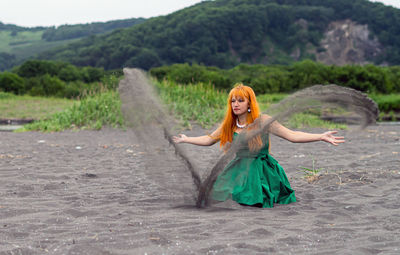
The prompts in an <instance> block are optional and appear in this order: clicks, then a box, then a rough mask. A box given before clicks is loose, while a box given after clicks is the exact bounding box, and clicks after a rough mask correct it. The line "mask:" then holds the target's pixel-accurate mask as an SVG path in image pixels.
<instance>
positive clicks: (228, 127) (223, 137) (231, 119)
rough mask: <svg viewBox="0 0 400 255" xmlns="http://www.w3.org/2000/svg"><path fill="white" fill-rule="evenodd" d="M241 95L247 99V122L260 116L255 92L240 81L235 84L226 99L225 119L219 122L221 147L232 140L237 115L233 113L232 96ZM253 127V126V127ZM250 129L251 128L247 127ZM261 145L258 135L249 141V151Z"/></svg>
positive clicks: (251, 121) (249, 122)
mask: <svg viewBox="0 0 400 255" xmlns="http://www.w3.org/2000/svg"><path fill="white" fill-rule="evenodd" d="M233 97H241V98H246V99H247V100H248V101H249V107H250V110H251V111H250V112H249V113H248V114H247V120H246V121H247V123H248V124H251V123H253V122H254V120H255V119H257V118H258V117H260V108H259V106H258V103H257V99H256V94H255V93H254V91H253V89H252V88H250V87H248V86H245V85H243V84H242V83H237V84H235V86H234V88H233V89H232V90H231V91H230V92H229V96H228V101H227V110H226V114H225V119H224V121H223V122H222V124H221V133H220V135H219V137H218V138H219V139H220V146H221V147H223V146H225V144H226V143H227V142H232V140H233V132H234V129H235V126H236V119H237V116H236V115H235V114H234V113H233V109H232V103H231V102H232V98H233ZM253 128H254V127H253ZM249 129H251V128H249ZM261 146H262V140H261V136H260V135H258V136H256V137H254V138H253V139H251V140H250V141H249V148H250V150H251V151H255V150H258V149H260V148H261Z"/></svg>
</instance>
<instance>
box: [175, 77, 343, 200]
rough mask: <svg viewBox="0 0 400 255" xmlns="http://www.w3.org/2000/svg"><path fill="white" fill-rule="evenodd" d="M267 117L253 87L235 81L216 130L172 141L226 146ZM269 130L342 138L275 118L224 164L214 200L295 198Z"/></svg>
mask: <svg viewBox="0 0 400 255" xmlns="http://www.w3.org/2000/svg"><path fill="white" fill-rule="evenodd" d="M258 118H259V119H258ZM270 118H271V117H270V116H268V115H266V114H260V109H259V107H258V104H257V100H256V96H255V94H254V91H253V90H252V89H251V88H250V87H248V86H245V85H243V84H237V85H235V87H234V88H233V89H232V90H231V91H230V93H229V96H228V108H227V112H226V115H225V118H224V121H223V122H222V124H221V125H220V126H219V127H218V128H217V130H215V131H214V132H213V133H212V134H211V135H205V136H198V137H188V136H186V135H184V134H179V135H178V136H174V137H173V141H174V142H175V143H190V144H194V145H202V146H210V145H213V144H215V143H216V142H218V141H220V145H221V147H224V149H225V150H226V149H227V148H226V147H228V145H229V144H231V143H232V141H233V140H234V139H235V137H238V135H239V134H240V133H241V132H242V131H244V130H247V129H249V130H251V129H255V128H256V127H255V126H256V125H254V124H255V123H256V122H255V120H256V119H258V120H261V125H262V124H263V123H266V122H267V121H268V120H270ZM257 122H258V121H257ZM250 124H253V125H250ZM269 133H272V134H274V135H277V136H279V137H281V138H284V139H286V140H288V141H290V142H294V143H308V142H315V141H324V142H327V143H330V144H333V145H338V144H340V143H343V142H344V140H343V137H337V136H334V134H335V133H337V132H336V131H328V132H325V133H322V134H311V133H305V132H301V131H292V130H290V129H288V128H286V127H284V126H282V125H281V124H279V123H278V122H277V121H274V122H273V123H272V124H271V125H270V126H269V128H268V132H266V133H262V134H259V135H256V136H254V137H253V138H251V139H249V141H248V144H247V146H245V148H241V149H239V150H238V151H237V153H236V158H235V159H234V160H232V161H231V162H230V163H229V164H228V165H227V166H226V167H225V168H224V170H223V172H222V173H221V174H220V175H219V176H218V178H217V180H216V182H215V183H214V186H213V191H212V198H213V199H214V200H218V201H225V200H226V199H228V198H230V197H231V198H232V199H233V200H234V201H236V202H238V203H239V204H241V205H250V206H257V207H263V208H266V207H269V208H271V207H273V206H274V203H279V204H289V203H292V202H295V201H296V197H295V195H294V191H293V190H292V189H291V187H290V184H289V181H288V179H287V177H286V174H285V172H284V170H283V168H282V167H281V166H280V165H279V164H278V162H277V161H276V160H275V159H274V158H273V157H271V155H269V137H268V134H269Z"/></svg>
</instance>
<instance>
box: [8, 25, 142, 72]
mask: <svg viewBox="0 0 400 255" xmlns="http://www.w3.org/2000/svg"><path fill="white" fill-rule="evenodd" d="M144 21H145V19H143V18H138V19H126V20H115V21H109V22H97V23H90V24H78V25H62V26H59V27H57V28H55V27H35V28H26V27H19V26H15V25H5V24H3V23H1V22H0V71H3V70H9V69H11V68H12V67H13V66H15V65H17V64H21V63H22V62H23V61H24V60H26V59H28V58H30V57H33V56H35V55H36V54H38V53H40V52H43V51H47V50H49V49H51V48H56V47H59V46H62V45H66V44H70V43H73V42H77V41H78V40H79V39H82V38H84V37H88V36H92V35H95V34H105V33H109V32H111V31H114V30H116V29H122V28H126V27H131V26H134V25H137V24H140V23H143V22H144Z"/></svg>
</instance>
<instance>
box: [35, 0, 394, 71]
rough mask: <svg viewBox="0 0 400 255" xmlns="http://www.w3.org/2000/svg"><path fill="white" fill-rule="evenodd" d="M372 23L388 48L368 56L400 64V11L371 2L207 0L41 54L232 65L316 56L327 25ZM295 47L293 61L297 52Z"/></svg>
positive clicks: (136, 63) (105, 63) (119, 63)
mask: <svg viewBox="0 0 400 255" xmlns="http://www.w3.org/2000/svg"><path fill="white" fill-rule="evenodd" d="M345 19H349V20H352V21H354V22H356V23H357V24H365V25H368V28H369V30H371V32H372V33H373V34H372V35H371V36H375V37H377V38H378V39H379V42H380V43H381V44H382V45H383V46H384V50H383V51H382V52H381V53H380V54H379V55H375V56H369V58H370V59H368V60H369V61H371V62H373V63H375V64H381V63H386V64H389V65H398V64H400V10H399V9H396V8H392V7H387V6H384V5H383V4H380V3H372V2H369V1H368V0H353V1H349V0H324V1H321V0H215V1H203V2H201V3H199V4H196V5H194V6H191V7H188V8H185V9H183V10H180V11H177V12H175V13H172V14H170V15H167V16H160V17H156V18H152V19H149V20H147V21H146V22H144V23H143V24H140V25H137V26H134V27H130V28H127V29H122V30H118V31H114V32H112V33H110V34H107V35H102V36H93V37H90V38H86V39H83V40H80V41H78V42H74V43H72V44H69V45H67V46H63V47H61V48H57V49H54V50H50V51H46V52H44V53H42V54H41V55H40V58H42V59H53V60H62V61H68V62H71V63H73V64H76V65H81V66H86V65H91V66H96V67H104V68H106V69H114V68H121V67H124V66H131V67H141V68H144V69H150V68H152V67H155V66H160V65H169V64H173V63H198V64H204V65H209V66H218V67H222V68H230V67H233V66H235V65H237V64H239V63H250V64H255V63H261V64H291V63H293V62H294V61H299V60H303V59H315V55H313V53H312V52H313V51H314V52H315V51H319V50H323V49H321V48H320V42H321V39H322V37H323V33H324V31H325V30H326V28H327V26H328V24H330V23H331V22H333V21H338V20H345ZM295 50H297V51H298V57H297V58H294V57H293V56H292V55H293V52H294V51H295Z"/></svg>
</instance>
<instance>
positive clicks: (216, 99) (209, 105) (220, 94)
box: [154, 81, 346, 129]
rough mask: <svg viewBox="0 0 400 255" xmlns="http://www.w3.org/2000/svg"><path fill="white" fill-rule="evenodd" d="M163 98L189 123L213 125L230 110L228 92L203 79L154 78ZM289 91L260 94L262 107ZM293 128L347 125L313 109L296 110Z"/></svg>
mask: <svg viewBox="0 0 400 255" xmlns="http://www.w3.org/2000/svg"><path fill="white" fill-rule="evenodd" d="M154 83H155V84H156V87H157V88H158V91H159V94H160V97H161V99H162V100H163V101H164V103H165V104H166V105H168V106H169V107H170V110H171V111H172V112H173V113H174V114H175V116H176V117H177V118H180V119H181V120H183V122H184V124H185V126H187V127H190V122H192V121H196V122H197V123H199V124H200V125H201V126H203V127H205V128H209V127H211V126H213V125H215V124H216V123H218V122H221V121H222V119H223V117H224V114H225V111H226V100H227V97H228V94H227V93H226V92H224V91H219V90H216V89H215V88H214V87H213V86H211V85H208V84H203V83H198V84H189V85H181V84H177V83H174V82H171V81H162V82H157V81H154ZM286 96H287V94H281V93H275V94H264V95H258V96H257V101H258V102H259V104H260V108H261V110H262V111H267V112H268V107H269V106H270V105H271V104H273V103H277V102H279V101H280V100H282V99H283V98H285V97H286ZM284 124H285V125H288V126H289V127H291V128H304V127H322V128H329V129H345V128H346V125H341V124H336V123H332V122H328V121H323V120H321V119H320V118H319V116H318V115H315V114H310V113H302V114H295V115H294V116H292V118H290V119H289V121H288V122H285V123H284Z"/></svg>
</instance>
